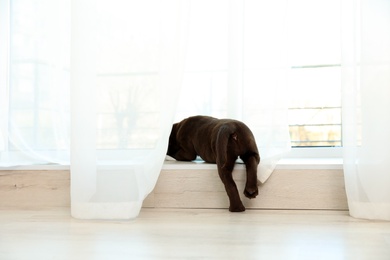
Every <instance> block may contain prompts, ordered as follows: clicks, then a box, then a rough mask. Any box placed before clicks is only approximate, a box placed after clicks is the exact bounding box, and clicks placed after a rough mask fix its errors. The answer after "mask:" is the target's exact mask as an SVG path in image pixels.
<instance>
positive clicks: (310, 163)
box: [0, 158, 343, 171]
mask: <svg viewBox="0 0 390 260" xmlns="http://www.w3.org/2000/svg"><path fill="white" fill-rule="evenodd" d="M235 167H236V168H237V169H244V168H245V165H244V164H242V163H237V164H236V166H235ZM69 169H70V167H69V165H58V164H47V165H21V166H13V167H0V171H1V170H10V171H12V170H18V171H38V170H42V171H46V170H51V171H62V170H69ZM162 169H163V170H180V169H188V170H196V169H198V170H199V169H203V170H208V169H216V165H215V164H211V163H205V162H203V161H200V160H198V161H193V162H179V161H173V160H166V161H165V162H164V165H163V167H162ZM276 169H278V170H303V169H318V170H342V169H343V160H342V159H341V158H289V159H282V160H280V161H279V163H278V164H277V166H276Z"/></svg>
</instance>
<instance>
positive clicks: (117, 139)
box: [71, 0, 187, 219]
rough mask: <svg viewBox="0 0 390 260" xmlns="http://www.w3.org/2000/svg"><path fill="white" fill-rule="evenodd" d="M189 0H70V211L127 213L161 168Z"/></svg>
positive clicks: (96, 215)
mask: <svg viewBox="0 0 390 260" xmlns="http://www.w3.org/2000/svg"><path fill="white" fill-rule="evenodd" d="M186 9H187V6H186V1H153V0H149V1H142V2H140V1H128V0H113V1H105V0H101V1H95V0H74V1H72V12H71V13H72V47H71V53H72V60H71V100H72V102H71V107H72V111H71V125H72V127H71V129H72V134H71V197H72V205H71V207H72V216H74V217H76V218H87V219H90V218H93V219H129V218H134V217H136V216H137V215H138V213H139V211H140V209H141V206H142V202H143V199H144V198H145V197H146V196H147V195H148V194H149V193H150V192H151V191H152V189H153V187H154V185H155V183H156V181H157V178H158V175H159V173H160V170H161V167H162V164H163V161H164V158H165V153H166V149H167V141H168V137H169V134H170V130H171V125H172V123H173V116H174V110H175V108H176V101H177V98H178V93H179V89H180V78H181V69H182V68H183V66H182V62H183V61H184V60H183V59H182V57H183V54H184V46H185V44H184V43H185V41H184V40H185V37H184V35H183V33H184V32H185V25H186V22H185V21H186V18H185V14H186Z"/></svg>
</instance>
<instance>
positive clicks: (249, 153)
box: [167, 116, 260, 212]
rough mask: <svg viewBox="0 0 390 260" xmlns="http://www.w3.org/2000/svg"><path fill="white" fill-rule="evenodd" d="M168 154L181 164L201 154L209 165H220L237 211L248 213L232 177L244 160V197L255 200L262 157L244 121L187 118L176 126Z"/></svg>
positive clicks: (229, 195)
mask: <svg viewBox="0 0 390 260" xmlns="http://www.w3.org/2000/svg"><path fill="white" fill-rule="evenodd" d="M167 154H168V155H169V156H172V157H173V158H175V159H176V160H179V161H192V160H195V159H196V157H197V156H198V155H199V156H200V157H201V158H202V159H203V160H205V161H206V162H209V163H216V164H217V168H218V174H219V176H220V178H221V180H222V182H223V184H224V185H225V189H226V192H227V195H228V197H229V201H230V207H229V210H230V211H233V212H240V211H244V210H245V207H244V205H243V204H242V202H241V199H240V196H239V194H238V190H237V186H236V184H235V182H234V180H233V177H232V171H233V168H234V164H235V162H236V160H237V158H238V157H240V158H241V159H242V160H243V161H244V163H245V165H246V172H247V179H246V185H245V191H244V194H245V196H246V197H248V198H251V199H252V198H255V197H256V196H257V195H258V187H257V182H258V181H257V165H258V164H259V163H260V156H259V152H258V150H257V145H256V142H255V138H254V136H253V134H252V132H251V130H250V129H249V128H248V127H247V126H246V125H245V124H244V123H242V122H240V121H237V120H232V119H216V118H213V117H208V116H193V117H189V118H187V119H184V120H183V121H181V122H179V123H176V124H174V125H173V127H172V132H171V135H170V137H169V146H168V151H167Z"/></svg>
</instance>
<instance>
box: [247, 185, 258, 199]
mask: <svg viewBox="0 0 390 260" xmlns="http://www.w3.org/2000/svg"><path fill="white" fill-rule="evenodd" d="M244 195H245V197H247V198H249V199H254V198H256V196H257V195H259V189H258V188H257V187H256V188H251V189H250V188H245V190H244Z"/></svg>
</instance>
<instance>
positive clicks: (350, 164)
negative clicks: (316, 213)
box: [342, 0, 390, 220]
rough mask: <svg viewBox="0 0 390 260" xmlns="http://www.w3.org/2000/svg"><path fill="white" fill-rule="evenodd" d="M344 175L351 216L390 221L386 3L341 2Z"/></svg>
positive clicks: (389, 6) (389, 23)
mask: <svg viewBox="0 0 390 260" xmlns="http://www.w3.org/2000/svg"><path fill="white" fill-rule="evenodd" d="M342 4H343V5H342V15H343V16H342V18H343V19H342V26H343V31H342V35H343V39H342V63H343V64H342V65H343V66H342V81H343V82H342V85H343V95H342V96H343V145H344V176H345V185H346V191H347V196H348V205H349V210H350V214H351V216H353V217H357V218H365V219H377V220H390V189H389V187H390V171H389V169H390V145H389V144H390V135H389V133H390V117H389V116H388V111H390V102H389V100H390V33H389V32H390V2H389V1H387V0H373V1H371V0H370V1H368V0H361V1H359V0H343V2H342Z"/></svg>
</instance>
